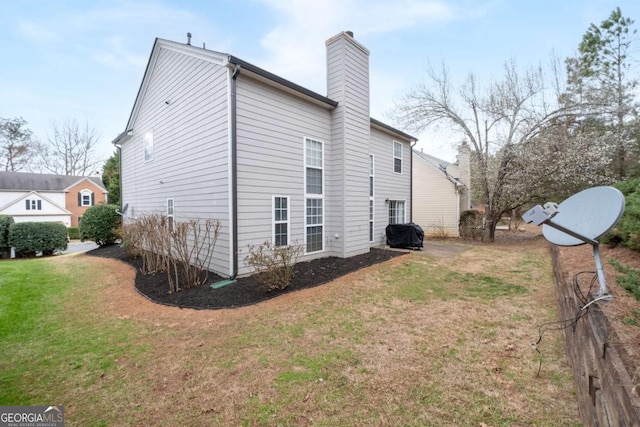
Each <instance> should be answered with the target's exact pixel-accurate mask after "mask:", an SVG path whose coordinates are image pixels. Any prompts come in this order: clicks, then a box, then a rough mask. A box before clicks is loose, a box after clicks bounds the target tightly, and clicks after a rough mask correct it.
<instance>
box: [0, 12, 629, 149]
mask: <svg viewBox="0 0 640 427" xmlns="http://www.w3.org/2000/svg"><path fill="white" fill-rule="evenodd" d="M616 6H620V7H621V9H622V12H623V14H624V15H625V16H627V17H630V18H632V19H635V20H637V21H638V22H639V23H640V2H638V1H637V0H625V1H617V2H616V1H609V0H584V1H578V0H556V1H547V0H538V1H535V0H531V1H529V0H519V1H516V0H511V1H507V0H488V1H472V0H455V1H454V0H451V1H448V0H440V1H439V0H434V1H421V0H403V1H392V0H386V1H385V0H382V1H380V0H308V1H307V0H237V1H232V0H210V1H189V0H181V1H175V0H171V1H169V0H167V1H160V0H148V1H124V0H97V1H91V2H87V1H85V0H48V1H47V0H20V1H8V0H2V1H1V2H0V52H2V66H0V82H2V83H1V84H0V100H1V101H0V117H4V118H9V117H17V116H20V117H23V118H24V119H25V120H27V121H28V122H29V125H28V126H29V128H30V129H31V130H32V131H33V132H34V134H35V136H36V137H37V138H38V139H39V140H41V141H46V139H47V134H48V133H49V134H51V129H52V124H53V123H54V122H55V121H62V120H64V119H66V118H71V119H78V120H80V121H84V120H87V121H88V123H89V125H90V126H91V127H93V128H94V129H96V130H97V131H98V133H99V134H100V135H101V139H100V149H99V154H100V155H101V156H102V157H104V158H105V159H106V157H108V156H109V155H110V154H111V153H112V152H113V146H112V145H111V141H112V140H113V138H115V137H116V136H117V135H118V134H119V133H120V132H121V131H122V130H124V127H125V125H126V122H127V119H128V117H129V113H130V112H131V107H132V106H133V102H134V100H135V96H136V94H137V91H138V87H139V85H140V82H141V80H142V76H143V74H144V69H145V66H146V63H147V60H148V58H149V53H150V50H151V47H152V45H153V41H154V39H155V37H160V38H165V39H170V40H175V41H182V42H185V41H186V33H187V32H191V33H192V34H193V39H192V44H194V45H198V46H201V45H202V43H206V47H207V48H208V49H213V50H217V51H220V52H225V53H231V54H233V55H235V56H237V57H240V58H242V59H244V60H245V61H248V62H251V63H253V64H255V65H258V66H260V67H263V68H266V69H267V70H269V71H271V72H274V73H276V74H278V75H280V76H282V77H284V78H287V79H289V80H292V81H293V82H295V83H298V84H301V85H303V86H305V87H308V88H309V89H311V90H314V91H316V92H318V93H320V94H326V76H325V44H324V42H325V40H326V39H327V38H329V37H331V36H333V35H334V34H336V33H338V32H340V31H342V30H351V31H353V32H354V34H355V38H356V39H357V40H358V41H359V42H360V43H362V44H364V45H365V46H366V47H367V48H368V49H369V50H370V52H371V57H370V67H371V115H372V117H375V118H378V119H380V120H382V121H385V122H390V121H389V120H388V119H387V118H386V117H385V113H387V112H388V111H389V110H390V109H391V108H392V107H393V100H394V97H396V96H398V95H399V94H400V93H402V92H403V91H406V90H407V89H409V88H410V87H411V86H412V85H414V84H416V83H418V82H420V81H423V80H424V76H425V72H424V70H425V68H426V66H427V65H428V64H430V63H431V64H434V65H436V66H438V65H439V64H440V63H441V62H442V61H444V62H445V63H446V64H447V66H448V67H449V69H450V71H451V74H452V77H453V79H454V81H455V80H456V79H463V78H464V77H465V76H466V75H467V74H468V73H469V72H474V73H476V74H477V75H478V77H479V78H481V79H490V78H491V77H492V76H494V77H496V78H497V77H500V76H501V73H502V66H503V64H504V62H505V61H507V60H509V59H512V58H514V59H515V60H516V61H517V63H518V65H520V66H522V67H524V66H528V65H535V64H538V63H540V62H542V63H547V62H548V60H549V58H550V55H551V52H552V51H554V52H555V54H556V55H557V56H559V57H560V58H565V57H567V56H572V55H575V52H576V49H577V46H578V44H579V42H580V40H581V38H582V35H583V34H584V32H585V31H586V30H587V28H588V26H589V24H590V23H592V22H594V23H596V24H599V23H600V22H601V21H603V20H604V19H606V18H607V17H608V16H609V14H610V13H611V11H612V10H613V9H614V8H615V7H616ZM635 26H636V27H638V25H635ZM638 45H640V41H639V42H638ZM637 47H638V46H636V48H637ZM636 58H638V59H640V55H639V54H637V52H636ZM416 136H418V137H419V138H420V142H419V144H418V147H419V148H423V149H424V151H425V152H428V153H430V154H432V155H435V156H438V157H441V158H443V159H445V160H449V161H452V160H454V159H455V150H454V149H453V148H452V146H453V144H455V143H456V142H457V141H454V140H452V138H451V137H450V136H449V135H447V134H446V133H425V134H422V135H416Z"/></svg>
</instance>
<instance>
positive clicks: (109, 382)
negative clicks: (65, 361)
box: [51, 245, 580, 426]
mask: <svg viewBox="0 0 640 427" xmlns="http://www.w3.org/2000/svg"><path fill="white" fill-rule="evenodd" d="M56 261H57V260H56ZM485 263H486V265H487V269H483V268H482V265H483V264H485ZM80 265H86V266H87V268H86V269H85V270H82V269H80V270H78V268H79V266H80ZM56 268H59V269H62V270H63V271H66V274H69V275H70V276H71V275H72V274H74V275H75V276H76V277H77V276H81V277H80V279H79V282H78V283H82V288H79V287H78V288H77V289H75V288H74V289H75V290H74V291H73V292H71V291H69V292H70V293H69V294H68V298H67V300H66V312H67V316H68V319H69V322H71V323H74V322H85V323H86V322H95V323H97V324H100V323H101V324H103V325H104V327H106V328H111V327H114V324H115V325H118V324H121V323H124V324H125V325H130V326H131V328H127V331H129V332H128V333H129V334H131V335H130V341H129V342H130V343H135V345H133V347H131V348H130V349H131V351H130V352H129V353H127V354H125V355H121V356H118V357H116V358H115V359H117V360H113V361H112V363H113V364H112V366H110V367H109V368H108V369H107V371H106V374H105V375H104V376H100V375H99V372H98V371H96V372H90V373H88V375H94V376H95V377H96V379H95V381H94V382H92V383H91V382H86V381H85V382H83V383H82V386H80V385H79V384H78V385H75V384H74V381H73V380H70V381H69V382H66V383H65V384H64V386H63V387H62V388H61V389H59V390H56V391H55V392H53V391H52V393H51V395H52V396H53V397H55V398H56V399H55V403H63V404H65V405H67V406H68V407H70V410H69V412H68V425H87V424H92V425H101V424H102V425H110V426H111V425H131V424H135V425H160V426H161V425H167V426H169V425H179V424H185V425H245V426H258V425H284V426H287V425H290V426H300V425H318V426H335V425H340V426H356V425H408V426H411V425H415V426H424V425H438V426H480V425H483V424H482V423H484V424H486V425H491V426H498V425H511V426H520V425H522V426H524V425H538V426H558V425H580V422H579V418H578V413H577V406H576V404H575V401H574V393H573V381H572V378H571V371H570V369H569V368H568V366H567V365H566V363H565V357H564V354H563V343H562V341H561V337H560V336H559V335H558V334H556V335H552V334H551V335H548V336H545V339H544V341H543V342H542V344H541V346H540V349H541V351H542V352H543V355H544V360H543V365H542V373H541V375H540V377H536V371H537V367H538V359H537V357H536V353H535V352H533V351H532V350H531V348H530V347H529V344H530V343H531V342H533V341H535V340H537V325H538V324H540V323H543V322H547V321H553V320H557V310H556V309H555V307H556V304H555V297H554V284H553V280H552V275H551V263H550V258H549V254H548V250H547V249H546V248H545V247H543V246H540V245H534V247H532V248H530V249H527V250H521V251H514V250H512V249H503V248H500V247H497V246H496V247H494V246H491V247H486V246H477V247H473V248H472V249H470V250H468V251H466V252H463V253H461V254H459V255H456V256H455V257H453V258H447V259H440V258H433V257H429V256H427V255H425V254H421V253H413V254H411V255H409V256H408V257H401V258H396V259H393V260H390V261H388V262H386V263H384V264H381V265H378V266H374V267H371V268H368V269H365V270H362V271H358V272H356V273H353V274H350V275H348V276H345V277H343V278H341V279H339V280H336V281H334V282H332V283H330V284H327V285H323V286H321V287H318V288H314V289H309V290H305V291H301V292H296V293H293V294H288V295H285V296H282V297H279V298H276V299H274V300H271V301H267V302H265V303H261V304H259V305H256V306H253V307H246V308H242V309H236V310H220V311H214V312H210V311H194V310H186V309H184V310H180V309H176V308H168V307H162V306H158V305H155V304H152V303H150V302H148V301H146V300H145V299H143V298H142V297H140V296H139V295H137V294H135V293H134V292H133V291H132V290H131V289H132V287H133V283H132V278H133V272H132V271H131V270H130V269H129V268H128V267H125V266H124V265H123V264H121V263H119V262H116V261H111V260H105V259H98V258H90V257H75V258H69V259H68V260H65V261H64V262H61V263H60V265H59V266H57V267H56ZM89 313H93V314H92V315H91V316H89ZM87 339H90V337H87ZM56 360H57V358H56V357H54V360H53V361H52V363H54V364H55V363H56Z"/></svg>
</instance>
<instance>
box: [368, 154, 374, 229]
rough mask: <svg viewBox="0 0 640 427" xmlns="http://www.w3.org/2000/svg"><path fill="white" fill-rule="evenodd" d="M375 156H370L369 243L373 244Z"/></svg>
mask: <svg viewBox="0 0 640 427" xmlns="http://www.w3.org/2000/svg"><path fill="white" fill-rule="evenodd" d="M373 170H374V168H373V154H370V155H369V242H373Z"/></svg>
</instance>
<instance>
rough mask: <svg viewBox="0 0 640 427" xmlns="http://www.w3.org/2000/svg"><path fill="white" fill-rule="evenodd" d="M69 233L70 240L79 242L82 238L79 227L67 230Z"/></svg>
mask: <svg viewBox="0 0 640 427" xmlns="http://www.w3.org/2000/svg"><path fill="white" fill-rule="evenodd" d="M67 232H68V233H69V239H71V240H78V239H79V238H80V230H79V229H78V227H69V228H67Z"/></svg>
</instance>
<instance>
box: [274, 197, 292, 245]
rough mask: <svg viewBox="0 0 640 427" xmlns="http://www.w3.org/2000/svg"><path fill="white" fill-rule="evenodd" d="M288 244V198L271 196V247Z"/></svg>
mask: <svg viewBox="0 0 640 427" xmlns="http://www.w3.org/2000/svg"><path fill="white" fill-rule="evenodd" d="M288 244H289V197H288V196H273V245H274V246H287V245H288Z"/></svg>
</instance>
